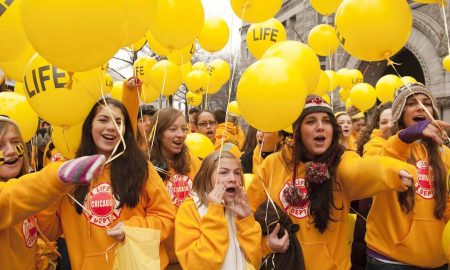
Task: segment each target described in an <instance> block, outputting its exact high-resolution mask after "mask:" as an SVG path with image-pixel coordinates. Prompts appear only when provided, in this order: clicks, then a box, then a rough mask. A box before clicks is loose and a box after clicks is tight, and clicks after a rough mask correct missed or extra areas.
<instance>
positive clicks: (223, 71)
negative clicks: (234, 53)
mask: <svg viewBox="0 0 450 270" xmlns="http://www.w3.org/2000/svg"><path fill="white" fill-rule="evenodd" d="M206 70H207V71H208V75H209V84H210V85H223V84H224V83H226V82H227V81H228V79H229V78H230V75H231V69H230V65H228V63H227V62H226V61H225V60H222V59H219V58H218V59H215V60H213V61H211V62H210V63H209V64H208V66H207V67H206ZM208 93H209V91H208Z"/></svg>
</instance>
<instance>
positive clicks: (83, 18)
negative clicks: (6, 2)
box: [20, 0, 128, 72]
mask: <svg viewBox="0 0 450 270" xmlns="http://www.w3.org/2000/svg"><path fill="white" fill-rule="evenodd" d="M21 1H22V3H21V9H20V10H21V15H22V22H23V26H24V29H25V33H26V34H27V36H28V39H29V41H30V43H31V45H33V47H34V48H35V49H36V51H37V52H38V53H39V54H40V55H41V56H42V57H44V58H45V59H46V60H47V61H48V62H50V63H52V64H53V65H55V66H57V67H59V68H61V69H63V70H67V71H71V72H76V71H87V70H91V69H93V68H97V67H99V66H101V65H102V64H103V63H105V62H106V61H108V60H109V59H110V58H112V57H113V56H114V54H115V53H116V52H117V50H118V49H119V48H120V47H122V46H123V45H124V44H123V41H124V38H125V30H127V31H128V29H127V28H126V27H125V16H124V15H123V13H124V12H123V11H124V10H125V9H126V5H125V3H126V1H123V0H96V1H92V0H72V1H54V0H40V1H35V0H21Z"/></svg>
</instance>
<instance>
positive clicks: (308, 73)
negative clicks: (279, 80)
mask: <svg viewBox="0 0 450 270" xmlns="http://www.w3.org/2000/svg"><path fill="white" fill-rule="evenodd" d="M273 56H275V57H281V58H283V59H285V60H287V61H288V62H289V63H290V64H293V65H294V66H295V67H297V70H298V71H299V73H298V74H297V76H298V75H301V76H302V80H303V81H304V83H305V86H306V89H316V87H317V84H318V83H319V79H320V71H321V69H320V62H319V59H318V58H317V55H316V53H315V52H314V51H313V50H312V49H311V48H310V47H308V46H307V45H305V44H303V43H301V42H299V41H293V40H286V41H281V42H278V43H276V44H275V45H273V46H272V47H270V48H269V49H268V50H267V51H266V52H265V53H264V55H263V58H266V57H273Z"/></svg>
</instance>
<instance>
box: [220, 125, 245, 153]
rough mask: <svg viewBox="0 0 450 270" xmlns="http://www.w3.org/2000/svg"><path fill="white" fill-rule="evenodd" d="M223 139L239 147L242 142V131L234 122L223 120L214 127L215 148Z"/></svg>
mask: <svg viewBox="0 0 450 270" xmlns="http://www.w3.org/2000/svg"><path fill="white" fill-rule="evenodd" d="M222 137H223V141H224V143H225V142H229V143H232V144H234V145H236V146H237V147H238V148H239V149H240V148H241V147H242V145H243V144H244V132H243V131H242V129H241V128H239V126H236V125H235V124H233V123H231V122H223V123H221V124H218V125H217V128H216V142H215V148H216V149H217V148H218V146H217V145H220V144H221V142H222Z"/></svg>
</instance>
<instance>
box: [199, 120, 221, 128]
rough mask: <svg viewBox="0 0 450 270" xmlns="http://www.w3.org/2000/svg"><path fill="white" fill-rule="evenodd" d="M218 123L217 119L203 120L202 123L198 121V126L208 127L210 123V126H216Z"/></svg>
mask: <svg viewBox="0 0 450 270" xmlns="http://www.w3.org/2000/svg"><path fill="white" fill-rule="evenodd" d="M216 124H217V123H216V121H209V122H201V123H198V124H197V126H201V127H207V126H208V125H210V126H212V127H213V126H215V125H216Z"/></svg>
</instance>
